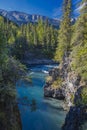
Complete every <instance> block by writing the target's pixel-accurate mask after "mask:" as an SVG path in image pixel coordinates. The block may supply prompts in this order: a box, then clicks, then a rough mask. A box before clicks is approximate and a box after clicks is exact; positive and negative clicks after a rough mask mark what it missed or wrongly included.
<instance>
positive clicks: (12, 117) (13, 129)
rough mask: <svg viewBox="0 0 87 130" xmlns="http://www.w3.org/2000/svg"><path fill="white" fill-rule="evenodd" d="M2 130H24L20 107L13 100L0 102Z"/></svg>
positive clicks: (0, 129)
mask: <svg viewBox="0 0 87 130" xmlns="http://www.w3.org/2000/svg"><path fill="white" fill-rule="evenodd" d="M0 130H22V126H21V119H20V113H19V110H18V106H17V105H16V104H15V102H14V101H12V99H9V100H8V99H6V100H5V102H3V101H1V100H0Z"/></svg>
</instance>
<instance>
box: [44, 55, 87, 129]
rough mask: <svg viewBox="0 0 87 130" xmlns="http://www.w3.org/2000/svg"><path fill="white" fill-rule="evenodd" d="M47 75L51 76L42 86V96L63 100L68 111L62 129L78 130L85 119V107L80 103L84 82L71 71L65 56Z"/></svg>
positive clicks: (69, 61) (86, 114) (69, 63)
mask: <svg viewBox="0 0 87 130" xmlns="http://www.w3.org/2000/svg"><path fill="white" fill-rule="evenodd" d="M49 75H50V76H51V78H50V80H49V81H47V83H46V85H45V87H44V96H46V97H52V98H57V99H59V100H60V99H61V100H65V104H64V106H63V107H64V109H67V110H68V111H69V112H68V113H67V116H66V120H65V124H64V126H63V128H62V129H63V130H80V128H81V125H82V124H83V122H84V120H87V118H86V116H87V113H86V109H87V107H86V106H85V105H83V104H81V102H82V97H81V91H82V90H83V88H85V86H86V83H83V82H82V81H81V77H80V76H79V75H78V74H77V73H76V72H75V71H72V68H71V60H70V57H67V56H65V57H64V59H63V62H62V64H60V65H59V67H58V68H56V69H53V70H52V71H50V72H49ZM55 81H56V84H55ZM60 81H61V82H60ZM55 86H56V87H55Z"/></svg>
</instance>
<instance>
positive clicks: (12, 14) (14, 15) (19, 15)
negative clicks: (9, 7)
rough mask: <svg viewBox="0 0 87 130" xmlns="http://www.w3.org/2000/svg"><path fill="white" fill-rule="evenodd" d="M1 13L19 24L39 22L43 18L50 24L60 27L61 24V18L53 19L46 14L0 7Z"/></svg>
mask: <svg viewBox="0 0 87 130" xmlns="http://www.w3.org/2000/svg"><path fill="white" fill-rule="evenodd" d="M0 15H2V16H4V17H5V18H8V19H9V20H11V21H13V22H15V23H16V24H18V25H21V24H25V23H29V22H31V23H37V22H38V20H39V19H40V18H41V19H42V20H43V21H46V20H47V19H48V22H49V24H51V25H53V26H55V27H58V26H59V24H60V20H58V19H51V18H48V17H46V16H42V15H37V14H32V15H31V14H27V13H23V12H19V11H6V10H2V9H0Z"/></svg>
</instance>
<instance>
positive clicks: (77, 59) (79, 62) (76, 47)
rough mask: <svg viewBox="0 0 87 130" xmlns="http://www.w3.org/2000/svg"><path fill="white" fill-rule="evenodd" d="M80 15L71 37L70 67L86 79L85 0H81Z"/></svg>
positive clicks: (86, 1) (86, 32)
mask: <svg viewBox="0 0 87 130" xmlns="http://www.w3.org/2000/svg"><path fill="white" fill-rule="evenodd" d="M82 7H83V8H82V9H81V15H80V17H79V18H78V20H77V22H76V24H75V31H74V33H73V37H72V42H71V43H72V50H73V51H72V55H71V57H72V58H73V60H72V63H71V65H72V69H73V70H74V71H76V72H77V73H78V74H79V75H80V76H81V78H82V80H87V0H83V1H82Z"/></svg>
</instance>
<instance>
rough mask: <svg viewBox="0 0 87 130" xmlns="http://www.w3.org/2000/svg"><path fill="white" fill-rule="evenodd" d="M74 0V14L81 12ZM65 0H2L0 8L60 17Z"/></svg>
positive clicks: (76, 0)
mask: <svg viewBox="0 0 87 130" xmlns="http://www.w3.org/2000/svg"><path fill="white" fill-rule="evenodd" d="M79 1H80V0H73V9H74V15H75V16H77V15H78V13H79V7H78V6H77V3H78V2H79ZM62 3H63V0H0V9H4V10H7V11H21V12H25V13H28V14H40V15H43V16H48V17H50V18H60V17H61V14H62Z"/></svg>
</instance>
